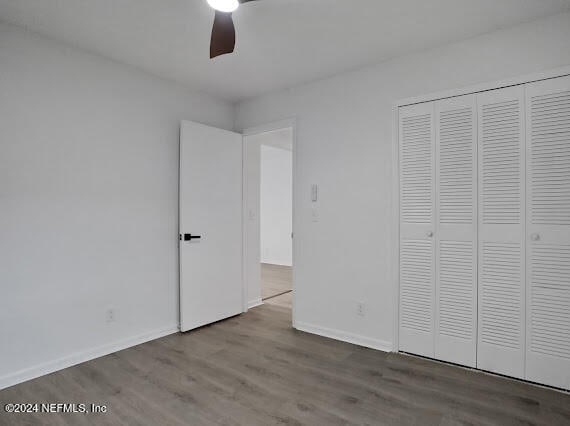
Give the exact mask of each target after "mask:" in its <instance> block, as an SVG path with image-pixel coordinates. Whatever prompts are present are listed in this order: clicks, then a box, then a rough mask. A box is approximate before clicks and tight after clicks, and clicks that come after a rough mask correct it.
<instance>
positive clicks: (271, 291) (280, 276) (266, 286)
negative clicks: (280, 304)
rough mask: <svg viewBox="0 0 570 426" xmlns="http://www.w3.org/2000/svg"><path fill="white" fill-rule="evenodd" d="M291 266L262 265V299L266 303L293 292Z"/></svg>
mask: <svg viewBox="0 0 570 426" xmlns="http://www.w3.org/2000/svg"><path fill="white" fill-rule="evenodd" d="M292 270H293V268H292V267H291V266H282V265H271V264H268V263H262V264H261V297H262V299H263V300H264V301H267V300H268V299H272V298H274V297H276V296H280V295H282V294H286V293H290V292H291V290H292V284H291V283H292Z"/></svg>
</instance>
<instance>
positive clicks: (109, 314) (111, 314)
mask: <svg viewBox="0 0 570 426" xmlns="http://www.w3.org/2000/svg"><path fill="white" fill-rule="evenodd" d="M105 319H106V320H107V322H115V309H114V308H108V309H107V311H106V312H105Z"/></svg>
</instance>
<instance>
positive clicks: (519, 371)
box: [477, 86, 525, 378]
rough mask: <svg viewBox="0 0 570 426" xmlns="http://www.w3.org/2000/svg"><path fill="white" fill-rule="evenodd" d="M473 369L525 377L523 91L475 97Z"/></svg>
mask: <svg viewBox="0 0 570 426" xmlns="http://www.w3.org/2000/svg"><path fill="white" fill-rule="evenodd" d="M477 104H478V128H479V130H478V158H479V161H478V169H479V177H478V180H479V228H478V234H479V242H478V246H479V249H478V251H479V256H478V257H479V259H478V270H479V271H478V278H479V284H478V299H479V300H478V311H479V313H478V341H477V367H478V368H480V369H483V370H488V371H492V372H496V373H500V374H505V375H508V376H514V377H519V378H523V377H524V365H525V359H524V348H525V269H524V255H525V247H524V225H525V143H524V87H523V86H517V87H510V88H505V89H498V90H493V91H489V92H484V93H480V94H478V95H477Z"/></svg>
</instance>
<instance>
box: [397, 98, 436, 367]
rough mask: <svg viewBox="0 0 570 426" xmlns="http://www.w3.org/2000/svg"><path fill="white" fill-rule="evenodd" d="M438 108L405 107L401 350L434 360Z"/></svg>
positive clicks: (401, 131)
mask: <svg viewBox="0 0 570 426" xmlns="http://www.w3.org/2000/svg"><path fill="white" fill-rule="evenodd" d="M433 116H434V105H433V103H430V104H420V105H414V106H409V107H403V108H400V111H399V121H400V129H399V135H400V136H399V137H400V141H399V142H400V144H399V145H400V151H399V156H400V271H399V272H400V331H399V338H400V343H399V348H400V350H401V351H405V352H410V353H414V354H418V355H424V356H429V357H433V356H434V296H435V284H434V278H435V275H434V274H435V262H434V238H433V233H434V225H435V222H434V211H435V197H434V189H435V161H434V154H435V144H434V139H435V138H434V133H435V129H434V123H433Z"/></svg>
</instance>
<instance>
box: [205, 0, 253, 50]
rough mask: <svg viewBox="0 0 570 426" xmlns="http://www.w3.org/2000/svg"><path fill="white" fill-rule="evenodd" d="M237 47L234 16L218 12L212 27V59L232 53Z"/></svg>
mask: <svg viewBox="0 0 570 426" xmlns="http://www.w3.org/2000/svg"><path fill="white" fill-rule="evenodd" d="M250 1H251V0H250ZM235 45H236V29H235V27H234V21H233V19H232V14H231V13H224V12H220V11H217V10H216V16H215V17H214V25H213V27H212V39H211V41H210V59H211V58H215V57H216V56H220V55H225V54H226V53H232V52H233V51H234V48H235Z"/></svg>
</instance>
